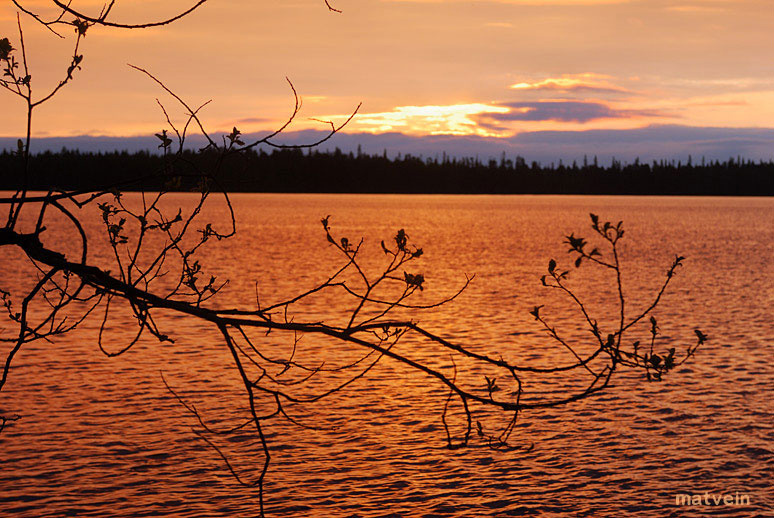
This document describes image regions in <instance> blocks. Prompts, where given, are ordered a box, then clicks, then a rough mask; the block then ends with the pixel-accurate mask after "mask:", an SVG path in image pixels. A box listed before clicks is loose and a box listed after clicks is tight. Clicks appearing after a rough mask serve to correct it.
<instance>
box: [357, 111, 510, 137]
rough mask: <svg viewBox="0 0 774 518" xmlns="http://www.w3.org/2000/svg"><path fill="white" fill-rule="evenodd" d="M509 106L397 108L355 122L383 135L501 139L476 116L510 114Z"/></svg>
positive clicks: (361, 117) (358, 128)
mask: <svg viewBox="0 0 774 518" xmlns="http://www.w3.org/2000/svg"><path fill="white" fill-rule="evenodd" d="M509 111H510V110H509V108H507V107H505V106H494V105H490V104H484V103H473V104H453V105H447V106H432V105H431V106H397V107H396V108H394V109H393V110H392V111H388V112H380V113H364V114H362V115H359V116H358V117H357V118H356V119H355V121H354V127H355V128H356V129H357V130H359V131H365V132H369V133H383V132H386V131H399V132H402V133H407V134H423V135H479V136H482V137H491V136H500V135H501V134H502V132H501V131H494V130H491V129H488V128H484V127H481V126H480V125H479V123H478V122H477V121H476V120H475V118H476V116H478V115H481V114H487V113H508V112H509Z"/></svg>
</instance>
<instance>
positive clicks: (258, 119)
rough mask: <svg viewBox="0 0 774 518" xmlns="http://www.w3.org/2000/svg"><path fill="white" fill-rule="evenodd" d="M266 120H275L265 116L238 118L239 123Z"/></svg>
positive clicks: (264, 121)
mask: <svg viewBox="0 0 774 518" xmlns="http://www.w3.org/2000/svg"><path fill="white" fill-rule="evenodd" d="M266 122H274V120H272V119H267V118H265V117H245V118H244V119H238V120H237V124H263V123H266Z"/></svg>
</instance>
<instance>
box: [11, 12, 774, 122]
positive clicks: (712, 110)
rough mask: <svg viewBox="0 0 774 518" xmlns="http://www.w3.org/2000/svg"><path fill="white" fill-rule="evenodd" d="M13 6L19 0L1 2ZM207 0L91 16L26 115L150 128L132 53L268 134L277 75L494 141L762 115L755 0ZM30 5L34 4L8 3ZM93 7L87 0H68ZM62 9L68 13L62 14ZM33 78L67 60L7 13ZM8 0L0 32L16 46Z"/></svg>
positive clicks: (284, 107) (309, 90) (767, 25)
mask: <svg viewBox="0 0 774 518" xmlns="http://www.w3.org/2000/svg"><path fill="white" fill-rule="evenodd" d="M19 1H20V2H21V1H22V0H19ZM331 2H332V4H333V5H334V6H335V7H337V8H339V9H341V10H342V11H343V13H342V14H336V13H332V12H329V11H328V10H327V8H326V7H325V4H324V1H323V0H290V1H283V2H245V1H236V0H209V2H208V3H206V4H205V5H204V6H202V7H201V8H200V9H199V10H197V11H196V12H194V13H193V14H191V15H190V16H188V17H187V18H186V19H184V20H182V21H180V22H177V23H175V24H173V25H171V26H167V27H162V28H156V29H146V30H136V31H127V30H121V29H106V28H99V27H95V28H92V29H90V30H89V32H88V34H87V37H86V38H85V41H83V43H82V47H81V50H82V52H83V54H84V56H85V57H84V61H83V70H82V71H78V72H77V73H76V77H75V81H74V82H73V83H72V84H70V85H68V86H67V87H66V89H65V90H63V91H62V92H61V94H60V95H58V96H57V98H56V99H54V100H53V101H52V102H51V103H48V104H47V105H45V106H43V107H41V108H40V110H39V112H38V113H37V114H36V119H35V125H34V128H33V133H34V134H35V135H38V136H51V135H57V136H67V135H84V134H90V135H112V136H124V135H144V134H151V133H154V132H157V131H159V130H160V129H161V128H162V127H164V125H165V123H164V118H163V115H162V114H161V112H160V110H159V108H158V106H157V105H156V101H155V99H156V97H159V98H160V99H161V100H162V102H164V104H165V105H166V106H167V107H168V108H170V112H171V114H172V115H173V116H174V117H175V118H176V119H177V120H180V119H181V117H182V111H181V110H180V109H179V107H177V106H174V103H173V102H172V101H171V100H170V99H169V97H168V96H167V97H165V95H164V93H163V92H162V91H161V90H160V89H159V88H158V87H157V86H156V85H155V84H153V83H152V82H151V81H149V80H148V78H146V77H144V76H142V75H141V74H139V73H138V72H136V71H134V70H132V69H130V68H129V67H128V66H127V65H126V64H127V63H133V64H136V65H138V66H141V67H144V68H147V69H148V70H149V71H151V72H153V73H154V74H155V75H157V76H158V77H159V78H160V79H162V80H163V81H164V82H165V83H167V85H168V86H169V87H170V88H172V89H173V90H175V91H176V92H177V93H178V94H180V95H181V96H182V97H184V98H185V99H186V100H188V101H189V102H190V103H191V104H196V105H198V104H200V103H202V102H204V101H206V100H208V99H212V103H211V105H209V106H208V107H207V108H206V109H205V111H204V117H203V118H204V120H205V122H206V123H207V125H208V128H209V129H211V130H212V131H222V130H228V129H230V128H231V126H233V125H237V126H238V127H239V128H240V129H241V130H242V131H245V132H248V131H257V130H263V129H268V128H269V127H271V126H272V125H275V124H277V123H278V122H279V121H280V120H281V119H282V118H283V117H285V116H286V115H287V114H288V113H289V111H290V110H291V108H292V97H291V94H290V90H289V88H288V86H287V83H286V82H285V76H287V77H289V78H290V79H291V80H292V81H293V83H294V84H295V86H296V88H297V89H298V91H299V94H300V95H301V96H302V98H303V100H304V110H303V112H302V113H301V117H300V118H299V120H298V124H297V126H296V128H297V129H302V128H308V127H321V128H324V126H320V125H319V123H316V122H314V121H312V120H310V119H311V118H322V119H333V120H343V118H345V117H346V115H347V114H348V112H349V111H350V110H352V109H353V108H354V107H355V106H356V105H357V104H358V103H359V102H361V101H362V102H363V107H362V108H361V113H360V115H359V116H358V117H357V118H356V119H355V121H354V122H353V123H352V124H351V125H350V126H349V128H348V131H350V132H370V133H382V132H399V133H405V134H409V135H428V134H454V135H479V136H512V135H514V134H518V133H520V132H524V131H535V130H547V129H560V130H581V129H628V128H639V127H644V126H648V125H652V124H678V125H687V126H700V127H774V59H772V57H771V49H772V43H774V10H772V4H771V0H735V1H725V0H685V1H662V0H646V1H637V0H631V1H626V0H618V1H617V0H492V1H476V0H472V1H462V0H459V1H458V0H443V1H442V0H335V1H334V0H331ZM23 4H24V5H25V6H27V7H28V8H29V9H31V10H33V11H36V12H39V13H40V14H41V15H44V16H51V15H52V14H53V13H55V11H54V10H52V9H51V8H50V5H51V2H49V1H47V0H34V1H27V2H23ZM72 5H73V6H74V7H77V8H82V9H83V10H84V11H87V12H89V13H96V12H98V10H99V6H100V5H101V4H100V3H98V2H94V1H92V0H87V1H84V0H74V1H73V3H72ZM187 5H190V2H183V1H180V0H164V1H162V0H144V1H143V0H123V1H122V0H118V3H117V6H116V7H115V9H114V10H113V13H112V16H111V19H112V20H114V21H127V22H134V21H142V20H146V19H160V18H163V17H164V16H166V15H169V14H172V13H173V12H175V11H177V10H180V9H182V8H185V6H187ZM68 18H71V17H70V16H68ZM22 23H23V28H24V31H25V39H26V41H27V47H28V48H27V50H28V59H29V61H30V65H31V69H32V80H33V86H34V87H35V91H36V92H38V93H39V94H40V93H42V92H44V91H45V90H47V89H48V88H50V87H51V86H52V85H54V84H55V83H56V81H57V78H58V77H59V76H61V74H62V73H63V72H64V70H65V69H66V67H67V64H68V58H67V56H68V53H69V52H71V50H70V47H71V45H72V43H73V41H72V40H73V38H72V36H73V34H72V28H71V27H63V28H62V30H63V31H64V34H65V35H66V36H67V37H68V39H66V40H60V39H58V38H56V37H55V36H53V35H52V34H50V33H48V32H47V31H46V30H45V29H43V28H42V27H40V26H39V25H38V24H36V23H35V22H34V21H33V20H31V19H30V18H29V17H28V16H25V15H22ZM15 24H16V9H15V7H14V6H13V5H12V4H11V2H10V1H9V0H6V1H5V2H3V4H2V7H0V37H8V38H9V39H10V40H11V42H12V43H13V44H14V46H15V47H18V33H17V30H16V27H15ZM0 113H2V117H0V136H16V135H20V134H21V133H22V132H23V131H24V111H23V106H22V105H21V104H20V103H19V102H18V100H17V99H16V98H14V97H13V96H12V95H10V94H8V93H7V92H0Z"/></svg>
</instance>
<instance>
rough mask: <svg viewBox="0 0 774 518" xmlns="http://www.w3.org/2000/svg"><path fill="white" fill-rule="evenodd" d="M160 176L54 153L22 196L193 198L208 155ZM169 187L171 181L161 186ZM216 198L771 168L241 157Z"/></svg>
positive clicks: (694, 191)
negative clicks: (52, 192) (148, 193)
mask: <svg viewBox="0 0 774 518" xmlns="http://www.w3.org/2000/svg"><path fill="white" fill-rule="evenodd" d="M184 155H187V156H184V157H183V158H184V159H183V160H178V161H176V162H175V166H174V167H175V168H176V169H175V170H174V171H170V170H169V169H168V162H167V165H165V161H164V157H163V155H162V154H158V153H151V152H136V153H128V152H108V153H93V152H80V151H78V150H67V149H62V150H61V151H59V152H56V153H53V152H50V151H47V152H43V153H38V154H34V155H31V156H30V162H29V173H28V178H27V181H28V182H29V183H28V186H29V188H31V189H36V190H47V189H49V188H51V187H55V188H58V189H65V190H73V189H76V190H93V189H99V188H102V187H105V186H107V185H113V186H115V185H120V186H121V188H122V189H123V190H129V191H132V190H171V191H192V190H199V189H200V184H199V182H200V177H199V176H198V175H197V174H195V170H196V168H198V167H201V166H202V165H204V166H206V165H207V162H215V161H216V160H218V157H217V153H214V152H213V153H208V152H207V151H204V152H197V151H185V152H184ZM19 160H20V159H19V157H18V155H17V154H16V153H13V152H9V151H3V152H2V153H0V169H2V170H5V171H12V170H14V168H15V167H18V161H19ZM170 178H173V180H172V181H170ZM217 182H218V183H219V186H220V188H222V189H225V190H227V191H230V192H288V193H300V192H308V193H401V194H621V195H638V194H639V195H711V196H724V195H728V196H771V195H774V162H772V161H758V162H754V161H749V160H747V161H746V160H743V159H742V158H741V157H737V158H736V159H734V158H729V159H728V160H726V161H724V162H720V161H705V160H704V159H701V160H700V162H699V163H694V162H693V161H692V160H691V159H690V158H689V160H688V161H687V162H680V161H666V160H661V161H654V162H651V163H645V162H640V161H639V160H635V161H634V162H633V163H622V162H620V161H617V160H615V159H614V160H613V161H612V162H611V163H610V164H609V165H604V166H603V165H599V163H598V161H597V158H596V157H591V158H585V159H584V160H583V161H582V162H581V163H577V162H573V163H572V164H569V165H568V164H563V163H562V162H561V161H560V162H559V163H558V164H554V163H552V164H550V165H543V164H540V163H538V162H527V161H526V160H525V159H524V158H522V157H521V156H516V157H515V158H509V157H507V156H506V155H505V154H503V155H502V156H501V157H500V159H499V160H495V159H489V160H487V161H482V160H480V159H478V158H473V157H468V158H455V157H450V156H447V155H445V154H443V155H442V156H440V157H438V156H435V157H422V156H413V155H410V154H406V155H398V156H397V157H395V158H388V156H387V153H386V152H384V153H382V154H377V155H372V154H365V153H362V152H360V151H359V150H358V152H357V153H352V152H350V153H344V152H342V151H341V150H339V149H336V150H335V151H333V152H328V151H325V152H323V151H319V150H315V149H311V150H307V151H304V150H301V149H274V150H273V151H272V152H270V153H267V152H266V151H264V150H261V149H258V150H247V151H246V152H243V153H240V154H238V155H235V156H230V157H229V160H227V161H226V162H225V163H223V164H222V165H221V169H220V172H219V176H218V178H217ZM20 183H21V178H19V177H17V176H15V175H2V184H1V185H0V189H6V190H12V189H17V188H19V187H20Z"/></svg>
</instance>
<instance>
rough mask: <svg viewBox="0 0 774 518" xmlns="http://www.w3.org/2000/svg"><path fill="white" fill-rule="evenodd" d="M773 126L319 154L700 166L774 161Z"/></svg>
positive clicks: (46, 143) (431, 142)
mask: <svg viewBox="0 0 774 518" xmlns="http://www.w3.org/2000/svg"><path fill="white" fill-rule="evenodd" d="M325 134H326V133H325V132H323V131H315V130H304V131H296V132H288V133H283V135H282V137H281V142H283V143H285V144H305V143H309V142H313V141H314V140H317V139H319V138H320V137H322V136H324V135H325ZM264 135H265V134H257V133H256V134H252V135H249V134H248V135H245V138H246V139H250V138H253V137H255V138H260V137H261V136H264ZM772 141H774V128H720V127H692V126H679V125H652V126H647V127H644V128H637V129H624V130H583V131H530V132H523V133H520V134H518V135H515V136H511V137H505V138H503V137H500V138H497V137H481V136H475V135H423V136H416V135H407V134H405V133H399V132H393V133H384V134H374V133H339V134H337V135H335V136H334V137H333V138H332V139H331V140H329V141H327V142H326V143H325V144H324V145H322V146H320V147H319V148H318V149H319V150H320V151H325V150H333V149H335V148H340V149H341V150H343V151H344V152H349V151H355V150H356V149H357V148H358V146H361V147H362V150H363V151H364V152H366V153H371V154H381V153H382V152H384V151H386V152H387V155H388V156H395V155H397V154H398V153H402V154H406V153H411V154H412V155H415V156H419V155H423V156H426V157H427V156H437V155H441V154H442V153H444V152H445V153H446V154H447V155H449V156H456V157H465V156H479V157H480V158H481V159H482V160H487V159H489V158H499V157H500V155H501V154H502V153H503V152H505V153H506V154H507V155H508V156H509V157H513V156H515V155H521V156H523V157H525V158H526V159H527V160H528V161H532V160H536V161H538V162H542V163H544V164H548V163H551V162H558V161H559V160H560V159H561V160H563V161H564V162H565V163H571V162H572V161H573V160H578V161H579V162H580V161H582V160H583V157H584V155H587V156H588V157H589V158H591V157H593V156H595V155H597V156H598V157H599V161H600V163H602V164H607V163H609V162H610V159H611V158H612V157H616V159H618V160H622V161H624V162H633V161H634V159H635V158H637V157H639V158H640V159H642V160H647V161H650V160H661V159H667V160H672V159H675V160H686V159H687V158H688V155H693V159H694V161H696V162H698V161H700V160H701V157H706V158H707V159H708V160H716V159H717V160H727V159H728V158H729V157H736V156H742V157H743V158H745V159H751V160H771V159H772V158H774V151H773V150H772V147H771V142H772ZM189 143H190V146H191V148H195V147H196V146H198V145H202V146H203V145H204V143H205V142H204V140H203V139H202V138H201V136H199V135H191V137H190V142H189ZM34 145H35V152H40V151H44V150H52V151H58V150H60V149H61V148H62V147H67V148H68V149H80V150H82V151H111V150H124V149H125V150H129V151H138V150H148V151H151V152H158V140H157V139H155V138H153V137H124V138H115V137H92V136H81V137H58V138H40V139H36V140H35V144H34ZM15 148H16V138H2V137H0V149H15Z"/></svg>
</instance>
